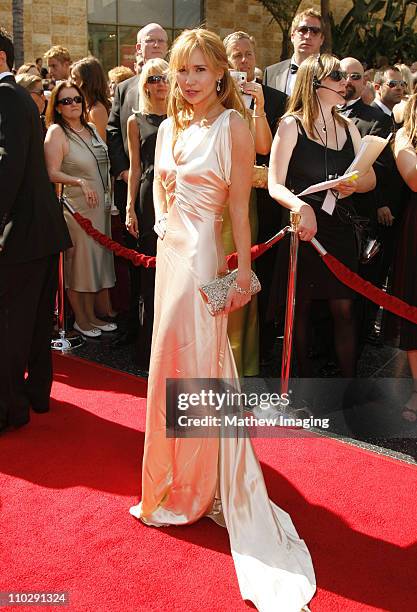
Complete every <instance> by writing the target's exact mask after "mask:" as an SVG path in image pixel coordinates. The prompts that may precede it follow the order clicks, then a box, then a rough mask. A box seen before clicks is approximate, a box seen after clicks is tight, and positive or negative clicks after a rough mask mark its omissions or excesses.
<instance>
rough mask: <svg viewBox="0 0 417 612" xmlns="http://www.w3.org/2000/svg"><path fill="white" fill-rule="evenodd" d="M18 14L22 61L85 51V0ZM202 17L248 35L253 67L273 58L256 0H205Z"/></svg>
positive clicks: (5, 0)
mask: <svg viewBox="0 0 417 612" xmlns="http://www.w3.org/2000/svg"><path fill="white" fill-rule="evenodd" d="M351 4H352V2H351V0H332V2H331V6H332V10H333V12H334V16H335V18H336V20H338V19H340V18H341V17H342V16H343V15H345V14H346V12H347V11H348V10H349V8H350V6H351ZM310 6H313V7H314V8H316V9H319V8H320V2H319V0H302V2H301V4H300V10H303V9H305V8H308V7H310ZM24 14H25V61H28V62H29V61H33V60H34V59H35V58H36V57H40V56H42V55H43V54H44V53H45V51H47V49H49V47H51V46H52V45H56V44H61V45H63V46H64V47H68V49H69V50H70V52H71V57H72V58H73V59H79V58H80V57H84V56H85V55H86V54H87V0H24ZM205 22H206V24H207V27H208V28H210V29H212V30H214V31H216V32H218V33H219V35H220V36H221V37H224V36H226V34H229V33H230V32H234V31H235V30H244V31H246V32H248V33H249V34H252V35H253V36H254V37H255V38H256V41H257V61H258V65H259V66H261V67H264V66H267V65H269V64H272V63H274V62H277V61H279V58H280V53H281V39H282V36H281V31H280V29H279V26H278V25H277V24H276V23H275V21H274V20H273V19H272V16H271V14H270V13H269V12H268V11H267V10H266V9H265V8H264V7H263V6H262V4H261V2H259V1H258V0H205ZM0 24H2V25H3V26H4V27H5V28H6V29H8V30H9V31H10V32H11V31H12V29H13V28H12V0H0Z"/></svg>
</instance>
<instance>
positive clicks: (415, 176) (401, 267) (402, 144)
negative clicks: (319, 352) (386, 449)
mask: <svg viewBox="0 0 417 612" xmlns="http://www.w3.org/2000/svg"><path fill="white" fill-rule="evenodd" d="M394 153H395V158H396V162H397V168H398V170H399V172H400V174H401V176H402V177H403V179H404V181H405V182H406V184H407V186H408V187H409V189H410V191H409V198H408V204H407V207H406V209H405V211H404V215H403V218H402V221H401V226H400V228H399V230H400V236H399V240H398V247H397V254H396V259H395V264H394V274H393V281H392V293H393V294H394V295H396V296H397V297H399V298H401V299H402V300H404V301H405V302H407V304H411V305H412V306H417V279H416V267H415V262H416V259H417V194H416V192H417V94H414V95H412V96H411V97H410V99H409V101H408V103H407V106H406V108H405V111H404V127H403V128H401V129H400V130H399V131H398V132H397V135H396V138H395V150H394ZM390 322H391V323H392V322H395V325H394V326H389V333H390V335H391V334H392V332H393V330H394V331H395V332H396V334H397V335H398V336H399V347H400V348H401V349H403V350H404V351H407V357H408V363H409V365H410V370H411V376H412V377H413V392H412V394H411V397H410V398H409V400H408V402H407V403H406V404H405V406H404V409H403V411H402V417H403V419H404V420H406V421H409V422H411V423H415V422H417V325H416V324H414V323H411V322H410V321H408V320H407V319H402V318H400V317H390Z"/></svg>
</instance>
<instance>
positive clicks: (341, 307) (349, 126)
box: [269, 55, 375, 377]
mask: <svg viewBox="0 0 417 612" xmlns="http://www.w3.org/2000/svg"><path fill="white" fill-rule="evenodd" d="M345 79H346V75H345V73H343V72H342V71H341V70H340V64H339V60H338V59H337V58H335V57H333V56H331V55H321V56H318V57H316V56H314V57H310V58H308V59H306V60H305V61H304V62H303V63H302V64H301V66H300V68H299V70H298V73H297V80H296V84H295V88H294V92H293V94H292V96H291V98H290V100H289V105H288V110H287V112H286V114H285V115H284V117H283V119H282V121H281V123H280V125H279V128H278V131H277V134H276V136H275V138H274V142H273V145H272V152H271V161H270V169H269V192H270V194H271V196H272V197H273V198H274V199H275V200H277V201H278V202H279V203H280V204H281V205H282V206H284V207H285V208H286V209H288V212H287V213H286V214H287V217H288V216H289V211H295V212H299V213H300V214H301V223H300V226H299V231H298V233H299V237H300V239H301V240H302V241H303V242H301V243H300V249H299V265H298V277H297V296H296V312H295V322H294V331H295V348H296V353H297V363H298V370H299V375H300V376H302V377H308V376H311V368H310V362H309V359H308V331H309V315H310V309H311V305H312V302H313V300H327V301H328V303H329V307H330V311H331V314H332V318H333V324H334V341H335V349H336V354H337V358H338V361H339V366H340V369H341V371H342V375H343V376H346V377H353V376H355V370H356V361H357V350H356V326H355V318H354V309H353V298H354V293H353V292H352V291H351V290H350V289H348V288H347V287H346V286H345V285H343V284H342V283H341V282H339V281H338V280H337V279H336V278H335V277H334V276H333V275H332V273H331V272H330V271H329V270H328V269H327V267H326V265H325V264H324V263H323V262H322V261H321V258H320V257H319V255H318V254H317V253H316V251H315V249H314V248H313V246H312V245H309V244H307V243H308V241H310V240H311V238H313V236H315V234H316V233H317V239H318V240H319V242H321V244H322V245H323V246H324V247H325V248H326V249H327V250H328V251H329V253H331V254H332V255H334V256H335V257H336V258H337V259H339V260H340V261H342V262H343V263H344V264H345V265H347V266H348V267H349V268H350V269H352V270H354V271H355V270H356V268H357V260H358V253H357V247H356V242H355V236H354V230H353V226H352V223H351V219H350V217H351V214H352V212H353V210H352V203H351V199H350V198H349V196H350V195H351V194H352V193H354V192H355V191H358V192H366V191H369V190H370V189H373V187H374V186H375V174H374V171H373V170H372V169H371V170H370V171H369V172H368V173H367V174H366V175H364V176H360V177H359V178H358V179H357V180H356V181H352V182H344V181H341V182H340V183H338V185H337V186H336V187H335V193H336V196H338V195H342V196H345V197H344V198H343V199H341V200H336V205H335V207H334V210H333V213H332V214H329V213H328V212H325V210H323V208H322V206H323V203H324V199H325V197H326V193H327V192H319V193H315V194H312V195H310V196H306V197H304V198H303V199H302V200H301V199H300V198H298V197H297V196H296V194H297V193H300V192H301V191H303V190H304V189H305V188H306V187H308V186H310V185H313V184H315V183H319V182H321V181H324V180H327V179H330V178H337V177H338V176H342V175H343V174H344V173H345V170H346V169H347V168H348V166H349V165H350V164H351V162H352V161H353V158H354V156H355V152H356V151H357V150H358V149H359V146H360V141H361V137H360V134H359V132H358V130H357V128H356V127H355V125H354V124H353V123H352V122H351V121H350V120H348V119H345V118H344V117H341V116H340V115H339V113H338V112H337V109H336V105H337V104H341V103H342V102H343V96H344V94H345V88H346V80H345ZM284 217H285V214H284ZM281 251H283V249H281ZM281 276H282V277H285V276H286V272H285V271H281Z"/></svg>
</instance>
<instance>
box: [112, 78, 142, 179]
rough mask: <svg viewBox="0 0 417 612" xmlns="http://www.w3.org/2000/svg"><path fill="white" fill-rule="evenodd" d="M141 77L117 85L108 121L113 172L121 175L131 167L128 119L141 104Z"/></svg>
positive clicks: (115, 174)
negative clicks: (139, 87) (128, 144)
mask: <svg viewBox="0 0 417 612" xmlns="http://www.w3.org/2000/svg"><path fill="white" fill-rule="evenodd" d="M138 85H139V77H138V76H133V77H131V78H130V79H126V81H123V82H122V83H120V85H118V86H117V87H116V91H115V93H114V99H113V105H112V109H111V112H110V116H109V121H108V123H107V146H108V147H109V157H110V165H111V173H112V174H113V175H114V176H116V177H117V176H119V174H120V173H121V172H123V170H128V169H129V149H128V146H127V120H128V119H129V117H130V115H131V114H132V112H133V109H135V110H137V109H138V105H139V90H138Z"/></svg>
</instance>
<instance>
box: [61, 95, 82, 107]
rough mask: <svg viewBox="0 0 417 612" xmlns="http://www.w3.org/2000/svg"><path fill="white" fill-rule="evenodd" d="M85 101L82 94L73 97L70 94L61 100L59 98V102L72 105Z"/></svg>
mask: <svg viewBox="0 0 417 612" xmlns="http://www.w3.org/2000/svg"><path fill="white" fill-rule="evenodd" d="M82 101H83V99H82V97H81V96H74V97H73V98H70V97H69V96H68V97H67V98H61V100H57V102H56V103H57V104H62V105H63V106H71V104H81V103H82Z"/></svg>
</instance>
